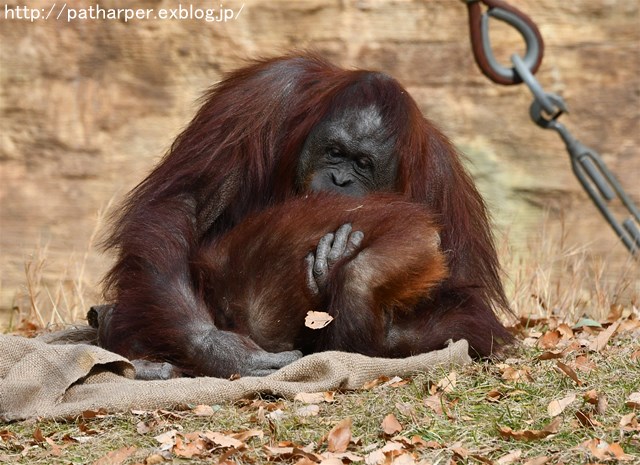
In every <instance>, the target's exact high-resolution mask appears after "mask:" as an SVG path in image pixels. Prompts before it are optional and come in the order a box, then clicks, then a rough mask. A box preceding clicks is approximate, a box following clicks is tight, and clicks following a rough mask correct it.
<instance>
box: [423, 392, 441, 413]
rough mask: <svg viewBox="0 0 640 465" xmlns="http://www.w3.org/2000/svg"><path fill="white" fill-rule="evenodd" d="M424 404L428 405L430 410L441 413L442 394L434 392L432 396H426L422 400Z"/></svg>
mask: <svg viewBox="0 0 640 465" xmlns="http://www.w3.org/2000/svg"><path fill="white" fill-rule="evenodd" d="M424 405H426V406H427V407H429V408H430V409H431V410H433V411H434V412H435V413H437V414H438V415H442V414H443V413H444V412H443V409H442V395H441V394H434V395H432V396H429V397H427V398H426V399H425V400H424Z"/></svg>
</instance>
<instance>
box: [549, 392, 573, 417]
mask: <svg viewBox="0 0 640 465" xmlns="http://www.w3.org/2000/svg"><path fill="white" fill-rule="evenodd" d="M574 400H576V394H575V393H571V394H569V395H568V396H567V397H565V398H563V399H560V400H552V401H551V402H549V405H548V406H547V413H548V414H549V416H550V417H556V416H558V415H560V414H561V413H562V412H564V409H566V408H567V407H568V406H569V405H571V404H572V403H573V401H574Z"/></svg>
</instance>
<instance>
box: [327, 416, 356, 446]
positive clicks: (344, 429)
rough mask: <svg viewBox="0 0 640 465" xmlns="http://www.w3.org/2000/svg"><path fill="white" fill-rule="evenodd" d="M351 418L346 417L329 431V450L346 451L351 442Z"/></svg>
mask: <svg viewBox="0 0 640 465" xmlns="http://www.w3.org/2000/svg"><path fill="white" fill-rule="evenodd" d="M351 424H352V421H351V418H345V419H344V420H342V421H341V422H340V423H338V424H337V425H335V426H334V427H333V428H331V431H329V435H328V436H327V450H328V451H329V452H345V451H346V450H347V447H349V443H350V442H351Z"/></svg>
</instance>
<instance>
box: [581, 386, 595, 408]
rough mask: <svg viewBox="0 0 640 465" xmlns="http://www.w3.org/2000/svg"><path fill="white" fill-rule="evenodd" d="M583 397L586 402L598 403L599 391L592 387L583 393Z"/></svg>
mask: <svg viewBox="0 0 640 465" xmlns="http://www.w3.org/2000/svg"><path fill="white" fill-rule="evenodd" d="M582 398H583V399H584V401H585V402H588V403H590V404H591V405H596V404H597V403H598V391H596V390H595V389H590V390H588V391H587V392H585V393H584V394H583V395H582Z"/></svg>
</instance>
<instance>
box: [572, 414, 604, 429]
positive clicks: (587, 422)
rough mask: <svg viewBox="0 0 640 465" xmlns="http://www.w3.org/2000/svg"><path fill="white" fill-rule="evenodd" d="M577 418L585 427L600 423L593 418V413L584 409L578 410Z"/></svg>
mask: <svg viewBox="0 0 640 465" xmlns="http://www.w3.org/2000/svg"><path fill="white" fill-rule="evenodd" d="M576 418H577V419H578V421H579V422H580V424H581V425H582V426H584V427H585V428H595V427H596V426H599V425H600V423H599V422H598V421H597V420H595V419H593V418H591V414H590V413H589V412H586V411H584V410H578V411H577V412H576Z"/></svg>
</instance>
